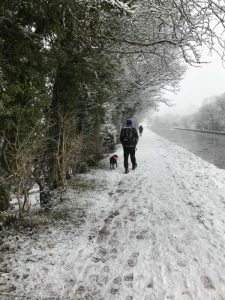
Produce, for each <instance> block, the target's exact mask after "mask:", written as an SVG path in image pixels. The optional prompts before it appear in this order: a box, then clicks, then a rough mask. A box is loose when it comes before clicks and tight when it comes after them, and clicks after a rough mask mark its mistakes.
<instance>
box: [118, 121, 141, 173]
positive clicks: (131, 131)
mask: <svg viewBox="0 0 225 300" xmlns="http://www.w3.org/2000/svg"><path fill="white" fill-rule="evenodd" d="M132 124H133V122H132V120H131V119H128V120H127V121H126V126H125V127H123V128H122V129H121V132H120V142H121V144H122V145H123V153H124V168H125V174H127V173H129V169H128V158H129V155H130V159H131V162H132V170H134V169H135V168H136V167H137V163H136V158H135V151H136V145H137V142H138V138H139V137H138V132H137V130H136V128H134V127H132Z"/></svg>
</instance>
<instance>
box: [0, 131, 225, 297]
mask: <svg viewBox="0 0 225 300" xmlns="http://www.w3.org/2000/svg"><path fill="white" fill-rule="evenodd" d="M117 154H118V155H119V167H118V168H117V169H116V170H114V171H110V170H109V167H108V161H107V164H106V163H105V162H102V167H101V168H100V169H97V170H94V171H92V172H91V173H90V174H88V175H86V176H85V178H84V176H83V177H81V178H83V180H84V181H81V183H82V182H83V183H82V184H83V185H84V186H82V185H81V184H80V185H79V188H78V189H77V190H76V191H74V190H72V189H71V190H69V192H68V200H66V201H64V202H63V203H62V204H60V205H58V206H57V208H56V210H55V212H54V213H55V214H57V213H58V214H61V215H60V216H61V217H60V218H59V219H58V220H57V221H54V222H50V223H48V224H47V225H46V226H45V227H44V230H39V231H37V232H36V233H32V234H30V235H28V234H26V235H25V234H22V233H20V234H18V235H17V236H15V235H11V236H9V237H7V238H5V241H4V242H5V243H6V245H8V248H9V252H8V254H4V255H5V256H4V257H5V262H1V265H2V266H3V269H2V270H1V279H0V293H1V292H2V293H5V294H7V293H8V294H11V295H15V294H17V295H21V296H22V295H24V296H27V298H28V299H29V298H30V299H36V298H38V297H39V298H41V297H42V299H45V298H47V297H53V296H55V297H57V299H58V298H59V299H75V300H78V299H93V300H108V299H109V300H111V299H121V300H131V299H134V300H142V299H143V300H161V299H162V300H164V299H176V300H186V299H187V300H189V299H193V300H197V299H201V300H207V299H216V300H217V299H220V300H222V299H225V171H223V170H219V169H217V168H216V167H214V166H213V165H210V164H208V163H207V162H204V161H202V160H201V159H200V158H197V157H196V156H194V155H193V154H191V153H190V152H188V151H186V150H184V149H182V148H180V147H178V146H176V145H174V144H172V143H171V142H168V141H166V140H164V139H162V138H161V137H159V136H157V135H155V134H154V133H152V132H150V131H147V130H145V131H144V134H143V137H141V138H140V142H139V144H138V150H137V155H136V156H137V163H138V168H137V169H136V170H135V171H130V173H129V174H127V175H126V174H124V173H123V172H124V169H123V157H122V149H121V148H119V150H118V152H117ZM85 186H86V187H85ZM88 186H89V188H87V187H88ZM63 213H64V217H63V219H62V216H63ZM54 220H55V219H54ZM18 299H19V298H18Z"/></svg>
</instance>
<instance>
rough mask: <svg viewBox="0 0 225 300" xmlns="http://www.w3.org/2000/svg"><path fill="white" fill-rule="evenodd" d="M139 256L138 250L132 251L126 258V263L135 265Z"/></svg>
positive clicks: (131, 265)
mask: <svg viewBox="0 0 225 300" xmlns="http://www.w3.org/2000/svg"><path fill="white" fill-rule="evenodd" d="M138 256H139V253H138V252H134V253H133V254H132V255H131V257H130V258H129V259H128V261H127V264H128V266H129V267H131V268H133V267H135V266H136V265H137V258H138Z"/></svg>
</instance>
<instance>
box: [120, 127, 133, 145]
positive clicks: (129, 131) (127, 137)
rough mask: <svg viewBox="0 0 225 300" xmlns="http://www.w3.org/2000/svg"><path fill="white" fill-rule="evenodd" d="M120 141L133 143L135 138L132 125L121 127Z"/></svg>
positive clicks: (126, 143)
mask: <svg viewBox="0 0 225 300" xmlns="http://www.w3.org/2000/svg"><path fill="white" fill-rule="evenodd" d="M120 141H121V143H122V144H123V145H129V146H131V145H135V144H136V138H135V136H134V131H133V128H132V127H125V128H123V129H122V132H121V137H120Z"/></svg>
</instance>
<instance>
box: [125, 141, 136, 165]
mask: <svg viewBox="0 0 225 300" xmlns="http://www.w3.org/2000/svg"><path fill="white" fill-rule="evenodd" d="M135 148H136V147H125V146H124V147H123V155H124V168H125V169H128V158H129V155H130V159H131V162H132V165H133V166H135V165H136V158H135Z"/></svg>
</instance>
